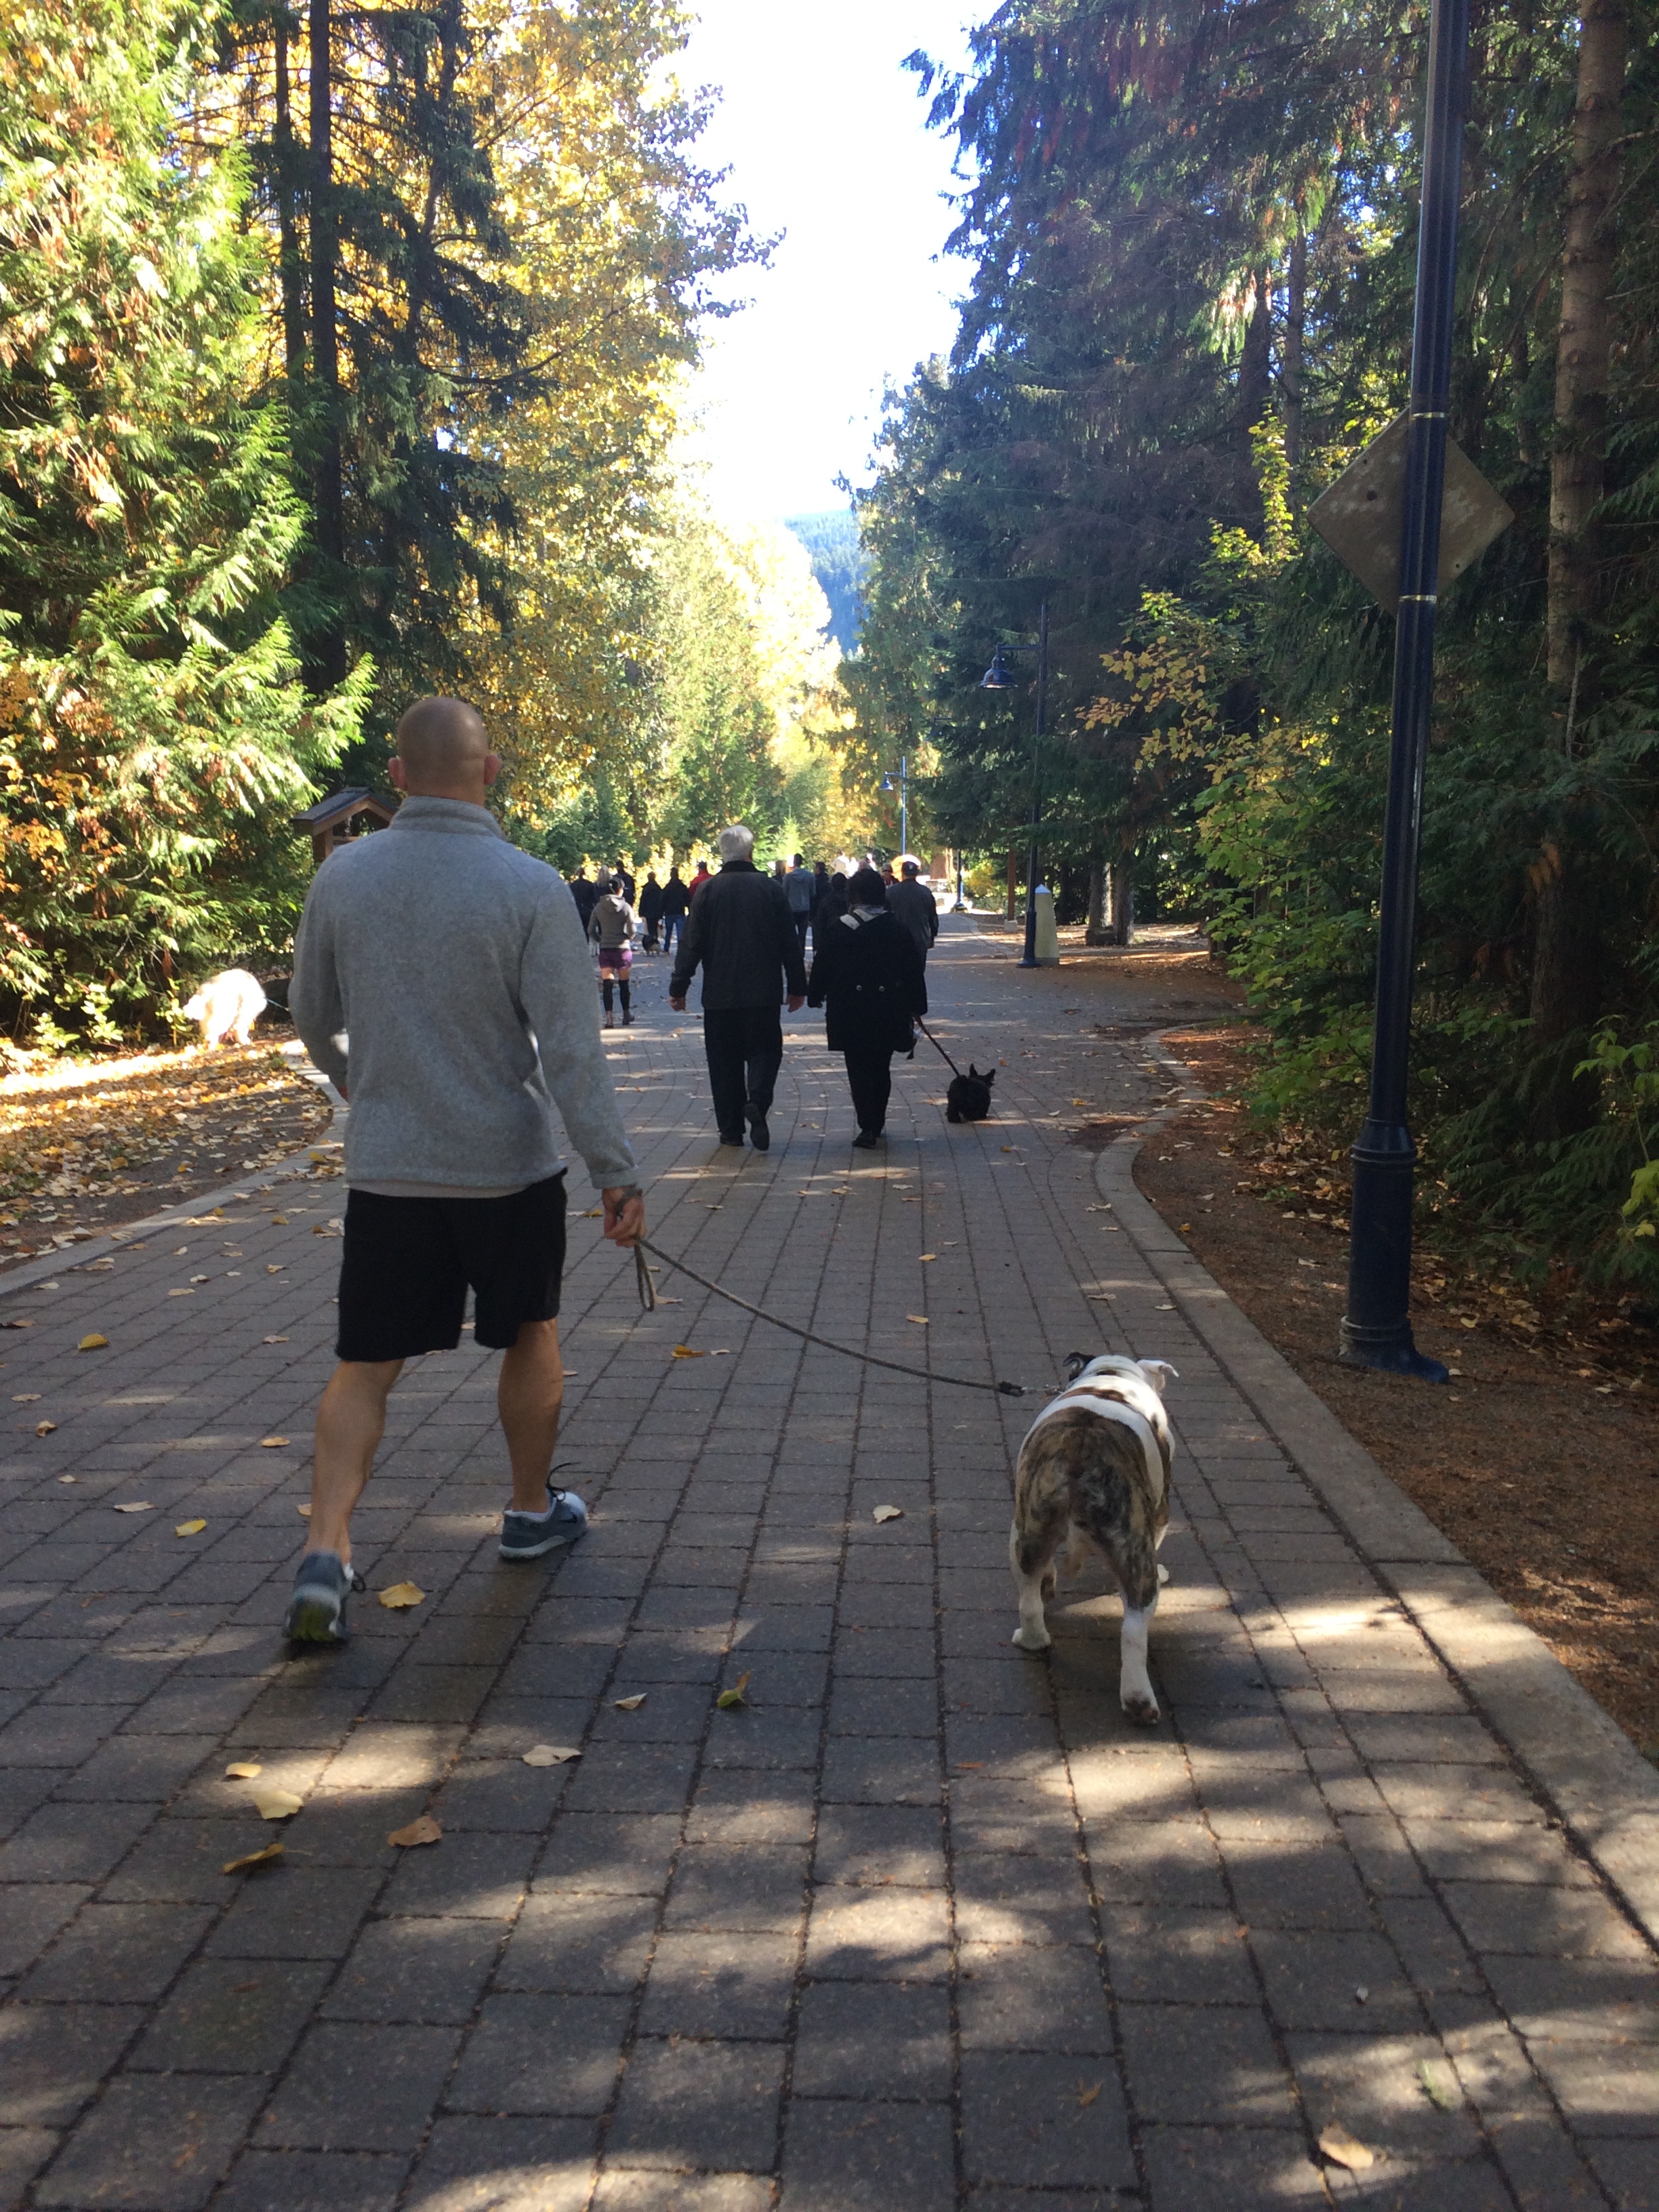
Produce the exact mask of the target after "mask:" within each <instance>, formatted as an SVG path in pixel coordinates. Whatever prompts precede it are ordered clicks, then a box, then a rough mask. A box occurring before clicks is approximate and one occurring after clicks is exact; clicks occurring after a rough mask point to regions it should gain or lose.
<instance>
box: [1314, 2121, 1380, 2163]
mask: <svg viewBox="0 0 1659 2212" xmlns="http://www.w3.org/2000/svg"><path fill="white" fill-rule="evenodd" d="M1319 2148H1321V2150H1322V2151H1323V2152H1324V2154H1325V2155H1326V2157H1327V2158H1328V2159H1329V2160H1331V2161H1332V2162H1333V2164H1334V2165H1337V2166H1346V2167H1347V2169H1348V2171H1349V2172H1351V2173H1363V2172H1364V2171H1365V2169H1366V2167H1367V2166H1375V2165H1376V2152H1375V2151H1374V2150H1372V2149H1371V2148H1370V2145H1369V2144H1368V2143H1363V2142H1360V2140H1359V2138H1358V2136H1351V2135H1350V2134H1349V2133H1348V2130H1346V2128H1345V2127H1344V2126H1343V2124H1342V2123H1341V2121H1340V2120H1333V2121H1332V2122H1331V2124H1330V2125H1329V2127H1328V2128H1324V2129H1322V2130H1321V2131H1320V2136H1319Z"/></svg>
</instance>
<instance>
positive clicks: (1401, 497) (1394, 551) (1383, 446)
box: [1308, 414, 1515, 614]
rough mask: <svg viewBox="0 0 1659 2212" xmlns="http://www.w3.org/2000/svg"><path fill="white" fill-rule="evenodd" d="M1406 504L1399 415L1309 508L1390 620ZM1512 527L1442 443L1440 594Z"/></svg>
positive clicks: (1482, 482)
mask: <svg viewBox="0 0 1659 2212" xmlns="http://www.w3.org/2000/svg"><path fill="white" fill-rule="evenodd" d="M1405 501H1406V417H1405V416H1404V415H1403V414H1400V415H1396V416H1395V418H1394V420H1393V422H1390V423H1389V427H1388V428H1387V429H1386V430H1384V431H1383V432H1382V433H1381V435H1379V436H1377V437H1375V438H1373V439H1372V441H1371V442H1370V445H1369V446H1367V447H1366V448H1365V450H1364V453H1361V454H1360V455H1359V457H1358V459H1357V460H1353V461H1350V463H1349V464H1348V465H1347V467H1346V469H1344V470H1343V471H1342V473H1341V475H1340V477H1338V478H1337V480H1336V482H1335V483H1334V484H1331V485H1329V486H1328V488H1327V489H1325V490H1324V491H1322V492H1321V494H1320V495H1319V497H1318V498H1317V499H1316V501H1314V503H1313V505H1312V506H1311V507H1310V508H1309V509H1308V520H1309V521H1310V522H1311V523H1312V525H1313V526H1314V528H1315V529H1316V531H1317V532H1319V534H1320V536H1321V537H1322V538H1323V539H1324V541H1325V543H1326V544H1328V546H1329V547H1330V549H1331V550H1332V552H1333V553H1334V554H1335V556H1336V557H1337V559H1338V560H1339V561H1340V562H1342V564H1343V566H1344V567H1345V568H1351V569H1352V571H1353V573H1354V574H1355V575H1356V576H1358V579H1359V580H1360V582H1361V583H1362V584H1363V585H1364V586H1365V589H1366V590H1367V591H1368V592H1370V595H1371V597H1372V598H1373V599H1377V600H1379V601H1380V602H1381V603H1382V605H1383V606H1385V607H1386V608H1387V609H1388V611H1389V613H1390V614H1393V613H1394V612H1395V609H1396V608H1397V607H1398V605H1399V603H1400V533H1401V528H1402V527H1403V525H1404V520H1405ZM1514 520H1515V514H1514V511H1513V509H1512V508H1510V507H1507V506H1506V505H1505V504H1504V501H1503V500H1501V499H1500V498H1499V497H1498V494H1497V493H1496V492H1495V491H1494V490H1493V489H1492V486H1491V485H1490V484H1489V483H1487V482H1486V478H1485V477H1483V476H1482V475H1481V473H1480V470H1479V469H1478V468H1476V466H1475V465H1474V462H1473V461H1472V460H1471V459H1469V457H1468V454H1467V453H1464V452H1463V451H1462V448H1461V447H1458V446H1456V445H1455V444H1454V443H1453V441H1451V440H1450V439H1449V438H1448V439H1447V441H1446V483H1445V491H1444V495H1443V498H1442V501H1441V507H1440V580H1439V585H1438V589H1439V590H1440V591H1442V592H1443V591H1444V590H1445V588H1446V586H1448V585H1449V584H1450V583H1453V582H1455V580H1456V579H1457V578H1458V577H1459V576H1461V575H1462V573H1463V571H1464V569H1465V568H1468V567H1469V566H1470V564H1471V563H1472V562H1475V561H1478V560H1479V559H1480V556H1481V555H1482V554H1483V553H1484V552H1485V551H1486V548H1487V546H1488V545H1490V544H1492V540H1493V538H1497V537H1498V536H1500V535H1501V534H1502V532H1504V531H1505V530H1507V529H1508V528H1509V526H1510V523H1512V522H1513V521H1514Z"/></svg>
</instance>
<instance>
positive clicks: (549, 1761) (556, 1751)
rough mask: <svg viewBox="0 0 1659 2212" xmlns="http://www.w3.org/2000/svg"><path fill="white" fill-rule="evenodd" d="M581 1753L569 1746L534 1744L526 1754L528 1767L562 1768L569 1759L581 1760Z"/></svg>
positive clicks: (525, 1760)
mask: <svg viewBox="0 0 1659 2212" xmlns="http://www.w3.org/2000/svg"><path fill="white" fill-rule="evenodd" d="M580 1757H581V1753H580V1751H577V1750H575V1749H574V1748H573V1747H571V1746H570V1745H569V1744H563V1743H532V1745H531V1747H530V1748H529V1750H528V1751H527V1752H526V1753H525V1754H524V1763H525V1765H526V1766H562V1765H564V1763H565V1761H566V1760H567V1759H580Z"/></svg>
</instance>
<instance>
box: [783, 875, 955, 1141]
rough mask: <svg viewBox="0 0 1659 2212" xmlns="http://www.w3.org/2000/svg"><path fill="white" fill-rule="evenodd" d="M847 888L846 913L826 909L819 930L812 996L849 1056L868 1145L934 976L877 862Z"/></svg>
mask: <svg viewBox="0 0 1659 2212" xmlns="http://www.w3.org/2000/svg"><path fill="white" fill-rule="evenodd" d="M847 890H848V900H849V904H848V910H847V912H846V913H845V914H842V915H835V916H833V917H831V916H829V915H824V914H823V908H819V909H818V912H819V915H820V916H822V918H823V927H822V928H821V929H820V928H818V927H816V926H815V927H814V930H813V937H812V972H811V975H810V976H809V977H808V979H807V984H806V1003H807V1005H808V1006H823V1008H824V1009H825V1023H824V1026H825V1029H826V1030H827V1032H828V1039H829V1049H830V1051H831V1052H838V1053H840V1054H842V1055H843V1057H844V1058H845V1060H846V1061H847V1083H848V1089H849V1090H850V1091H851V1092H852V1094H853V1111H854V1113H855V1114H856V1115H857V1116H858V1123H859V1133H858V1134H857V1136H856V1137H854V1139H853V1142H854V1144H855V1145H856V1146H859V1148H860V1151H864V1152H867V1151H868V1150H869V1149H870V1147H871V1146H872V1145H878V1144H879V1143H880V1141H881V1134H882V1130H883V1128H884V1127H885V1125H886V1121H887V1101H888V1098H889V1097H890V1094H891V1091H892V1088H893V1076H892V1060H893V1054H895V1053H896V1052H902V1053H905V1054H914V1053H915V1048H916V1036H915V1024H914V1022H913V1019H912V1018H913V1016H915V1015H918V1014H925V1013H926V1012H927V981H926V978H925V976H924V975H923V971H922V963H921V953H920V952H918V951H917V950H916V945H915V939H914V938H913V937H912V936H911V934H910V933H909V931H908V929H906V928H904V927H902V924H901V923H899V922H898V921H896V920H895V918H894V917H893V916H892V915H890V914H889V913H888V911H887V893H886V890H884V886H883V884H882V880H881V878H880V877H879V876H878V874H877V873H876V872H875V870H874V869H873V868H860V870H859V871H858V872H857V873H856V875H854V877H853V878H852V880H851V882H850V883H849V884H848V886H847Z"/></svg>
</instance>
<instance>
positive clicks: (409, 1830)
mask: <svg viewBox="0 0 1659 2212" xmlns="http://www.w3.org/2000/svg"><path fill="white" fill-rule="evenodd" d="M386 1841H387V1843H389V1844H396V1845H397V1846H398V1850H402V1851H412V1850H416V1849H417V1848H418V1847H419V1846H420V1845H421V1844H437V1843H441V1842H442V1841H443V1830H442V1829H441V1827H440V1826H438V1823H437V1822H436V1821H435V1820H434V1819H433V1817H432V1815H431V1814H430V1813H422V1814H421V1816H420V1818H419V1820H411V1821H410V1824H409V1826H407V1827H406V1828H394V1829H393V1830H392V1833H391V1834H390V1835H389V1836H388V1837H387V1838H386Z"/></svg>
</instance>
